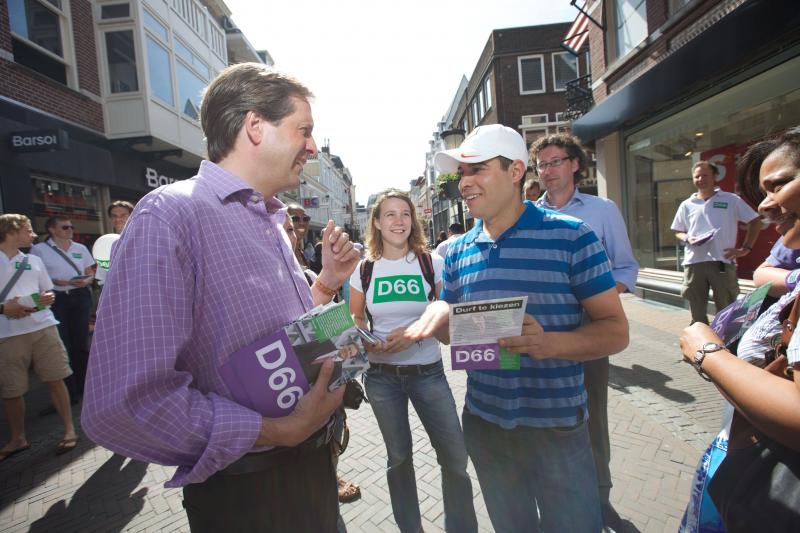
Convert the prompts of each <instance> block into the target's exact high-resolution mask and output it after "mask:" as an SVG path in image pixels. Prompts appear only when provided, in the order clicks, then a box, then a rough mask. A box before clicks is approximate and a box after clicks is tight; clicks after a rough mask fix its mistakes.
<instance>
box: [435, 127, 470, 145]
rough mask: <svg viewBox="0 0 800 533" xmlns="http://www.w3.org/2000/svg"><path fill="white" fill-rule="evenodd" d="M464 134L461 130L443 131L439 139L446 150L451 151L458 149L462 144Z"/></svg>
mask: <svg viewBox="0 0 800 533" xmlns="http://www.w3.org/2000/svg"><path fill="white" fill-rule="evenodd" d="M464 133H466V132H465V131H464V130H462V129H461V128H451V129H449V130H445V131H443V132H442V133H441V137H442V140H443V141H444V145H445V146H446V147H447V149H448V150H452V149H453V148H458V147H459V146H461V143H462V142H464Z"/></svg>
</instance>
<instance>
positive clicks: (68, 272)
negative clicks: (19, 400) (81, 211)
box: [31, 215, 95, 415]
mask: <svg viewBox="0 0 800 533" xmlns="http://www.w3.org/2000/svg"><path fill="white" fill-rule="evenodd" d="M45 229H46V230H47V233H49V234H50V238H49V239H47V241H45V242H40V243H39V244H36V245H34V247H33V248H31V254H33V255H36V256H38V257H40V258H41V259H42V261H43V262H44V265H45V267H46V268H47V273H48V274H49V275H50V279H51V280H53V285H54V287H53V291H54V292H55V293H56V301H55V303H53V307H52V310H53V314H54V315H55V317H56V320H58V322H59V324H58V334H59V336H60V337H61V340H62V341H63V342H64V346H65V347H66V348H67V354H69V365H70V366H71V367H72V371H73V372H74V374H73V375H72V376H70V377H68V378H67V379H66V380H65V382H66V384H67V388H68V389H69V393H70V397H71V400H72V404H73V405H74V404H76V403H78V398H79V397H80V396H81V395H83V385H84V382H85V381H86V365H87V362H88V360H89V313H90V312H91V309H92V292H91V290H90V288H89V285H91V283H92V280H94V277H93V275H94V265H95V261H94V258H93V257H92V254H91V252H89V249H88V248H86V246H84V245H82V244H81V243H79V242H75V241H73V240H72V237H73V236H74V233H75V227H74V226H73V225H72V222H71V221H70V219H69V218H68V217H65V216H59V215H56V216H53V217H50V218H49V219H47V221H46V222H45ZM54 412H55V409H54V408H47V409H45V410H44V411H42V413H40V414H45V415H46V414H50V413H54Z"/></svg>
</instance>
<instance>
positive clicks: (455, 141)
mask: <svg viewBox="0 0 800 533" xmlns="http://www.w3.org/2000/svg"><path fill="white" fill-rule="evenodd" d="M464 133H465V131H464V130H463V129H461V128H451V129H449V130H445V131H443V132H442V133H441V137H442V141H444V144H445V146H446V147H447V149H448V150H452V149H453V148H458V147H459V146H461V143H462V142H464ZM449 201H451V202H452V200H449ZM455 204H456V210H457V215H456V220H458V222H460V223H461V224H464V207H463V206H462V205H461V200H456V202H455Z"/></svg>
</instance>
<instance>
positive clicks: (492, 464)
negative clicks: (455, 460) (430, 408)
mask: <svg viewBox="0 0 800 533" xmlns="http://www.w3.org/2000/svg"><path fill="white" fill-rule="evenodd" d="M463 423H464V440H465V442H466V444H467V451H468V452H469V456H470V458H471V459H472V464H473V465H474V466H475V471H476V472H477V474H478V482H479V483H480V485H481V491H482V492H483V499H484V501H485V502H486V509H487V511H488V512H489V518H490V519H491V520H492V526H494V529H495V531H497V533H507V532H515V531H525V532H528V531H539V530H540V529H539V526H541V530H543V531H545V532H546V533H551V532H562V531H569V532H570V533H584V532H585V533H594V532H597V531H600V530H601V529H602V527H603V520H602V518H601V511H600V498H599V495H598V492H597V475H596V474H595V468H594V459H593V458H592V447H591V444H590V442H589V433H588V431H587V428H586V423H585V422H581V423H579V424H578V425H577V426H574V427H572V428H567V429H553V428H533V427H524V426H518V427H516V428H514V429H503V428H501V427H500V426H498V425H496V424H492V423H491V422H487V421H485V420H483V419H482V418H480V417H478V416H475V415H473V414H470V413H469V412H468V411H466V410H464V416H463ZM537 505H538V509H539V514H541V517H539V516H537V512H536V509H537Z"/></svg>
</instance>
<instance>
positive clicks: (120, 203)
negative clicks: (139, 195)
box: [107, 200, 133, 216]
mask: <svg viewBox="0 0 800 533" xmlns="http://www.w3.org/2000/svg"><path fill="white" fill-rule="evenodd" d="M115 207H123V208H125V209H127V210H128V214H129V215H130V214H131V213H133V204H132V203H130V202H126V201H125V200H116V201H114V202H111V205H110V206H108V210H107V211H108V216H111V210H112V209H114V208H115Z"/></svg>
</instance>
